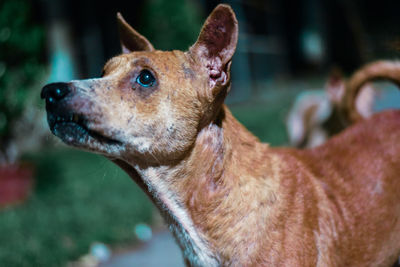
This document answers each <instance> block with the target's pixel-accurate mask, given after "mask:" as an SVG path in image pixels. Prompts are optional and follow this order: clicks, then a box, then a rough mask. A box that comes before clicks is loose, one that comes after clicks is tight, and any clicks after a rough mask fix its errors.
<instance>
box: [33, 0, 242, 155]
mask: <svg viewBox="0 0 400 267" xmlns="http://www.w3.org/2000/svg"><path fill="white" fill-rule="evenodd" d="M118 23H119V32H120V38H121V44H122V50H123V54H121V55H119V56H116V57H114V58H112V59H110V60H109V61H108V62H107V63H106V65H105V66H104V70H103V73H104V74H103V76H102V77H101V78H97V79H88V80H76V81H71V82H69V83H53V84H49V85H47V86H45V87H44V88H43V90H42V94H41V96H42V98H45V99H46V109H47V113H48V115H47V117H48V123H49V126H50V129H51V131H52V132H53V133H54V134H55V135H56V136H58V137H59V138H61V139H62V140H63V141H64V142H65V143H67V144H69V145H73V146H76V147H79V148H82V149H86V150H90V151H94V152H97V153H102V154H105V155H107V156H109V157H113V158H122V159H124V158H126V157H129V158H132V157H134V158H138V159H141V160H145V161H146V162H153V163H163V162H166V161H169V160H175V159H177V158H180V157H182V156H183V155H184V154H185V152H186V151H187V150H188V149H189V148H190V147H191V146H192V145H193V143H194V141H195V139H196V136H197V134H198V132H199V131H200V130H201V128H202V127H204V126H206V125H207V124H208V123H210V122H211V121H212V120H213V119H215V117H216V116H217V113H218V112H219V110H220V107H221V105H222V102H223V100H224V98H225V96H226V93H227V91H228V90H229V85H230V64H231V59H232V56H233V53H234V51H235V47H236V43H237V37H238V25H237V21H236V18H235V15H234V13H233V11H232V9H231V8H230V7H229V6H226V5H219V6H217V7H216V8H215V10H214V11H213V12H212V13H211V14H210V16H209V17H208V19H207V20H206V22H205V24H204V25H203V28H202V30H201V32H200V35H199V37H198V40H197V41H196V43H195V44H194V45H193V46H192V47H190V48H189V50H188V51H186V52H182V51H159V50H155V49H154V48H153V46H152V44H151V43H150V42H149V41H148V40H147V39H146V38H145V37H143V36H142V35H140V34H139V33H137V32H136V31H135V30H134V29H132V28H131V27H130V26H129V25H128V24H127V23H126V22H125V21H124V19H123V18H122V16H121V15H120V14H118Z"/></svg>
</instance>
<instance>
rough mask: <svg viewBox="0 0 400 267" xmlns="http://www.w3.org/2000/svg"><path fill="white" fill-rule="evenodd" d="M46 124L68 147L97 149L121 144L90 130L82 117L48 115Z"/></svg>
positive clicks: (75, 115) (76, 115)
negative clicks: (47, 123)
mask: <svg viewBox="0 0 400 267" xmlns="http://www.w3.org/2000/svg"><path fill="white" fill-rule="evenodd" d="M48 122H49V126H50V130H51V131H52V133H53V134H54V135H55V136H57V137H59V138H60V139H61V140H62V141H63V142H65V143H66V144H68V145H73V146H79V147H81V146H88V147H89V148H92V149H96V148H99V146H116V145H119V146H120V145H122V142H120V141H118V140H115V139H113V138H110V137H107V136H105V135H103V134H101V133H99V132H97V131H93V130H91V129H90V128H89V127H88V126H87V125H88V123H87V120H86V119H85V117H83V116H82V115H78V114H67V115H63V116H56V115H53V114H49V117H48Z"/></svg>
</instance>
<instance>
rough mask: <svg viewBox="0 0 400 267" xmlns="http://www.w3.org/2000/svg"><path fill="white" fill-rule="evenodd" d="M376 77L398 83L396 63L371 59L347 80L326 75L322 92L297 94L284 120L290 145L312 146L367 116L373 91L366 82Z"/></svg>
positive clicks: (369, 112) (370, 108)
mask: <svg viewBox="0 0 400 267" xmlns="http://www.w3.org/2000/svg"><path fill="white" fill-rule="evenodd" d="M376 80H388V81H391V82H393V83H395V84H397V85H398V86H399V85H400V63H399V62H397V61H388V60H379V61H375V62H371V63H369V64H367V65H365V66H363V67H361V68H360V69H359V70H357V71H356V72H355V73H354V74H353V75H352V76H351V77H350V78H349V79H348V80H347V81H346V80H345V79H344V78H343V77H342V75H341V74H340V73H339V72H337V71H336V72H333V73H332V74H331V76H330V77H329V80H328V82H327V83H326V85H325V90H324V91H320V90H313V91H306V92H303V93H302V94H300V95H299V96H298V97H297V98H296V102H295V104H294V105H293V108H292V109H291V111H290V112H289V116H288V120H287V129H288V134H289V140H290V143H291V145H293V146H296V147H300V148H302V147H315V146H317V145H320V144H322V143H324V142H325V141H326V140H327V139H328V138H329V137H331V136H333V135H335V134H337V133H339V132H340V131H342V130H343V129H345V128H347V127H348V126H349V125H351V124H353V123H355V122H356V121H358V120H360V119H365V118H369V117H370V116H371V115H372V114H373V103H374V98H375V94H376V93H375V90H374V88H373V86H372V85H371V84H370V82H373V81H376ZM353 109H354V110H353ZM354 114H355V115H354Z"/></svg>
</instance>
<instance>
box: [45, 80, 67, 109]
mask: <svg viewBox="0 0 400 267" xmlns="http://www.w3.org/2000/svg"><path fill="white" fill-rule="evenodd" d="M70 92H71V88H70V86H69V85H68V84H67V83H50V84H48V85H46V86H45V87H43V89H42V93H41V94H40V97H41V98H42V99H46V102H47V103H49V104H53V103H55V102H57V101H59V100H61V99H63V98H64V97H66V96H67V95H68V94H69V93H70Z"/></svg>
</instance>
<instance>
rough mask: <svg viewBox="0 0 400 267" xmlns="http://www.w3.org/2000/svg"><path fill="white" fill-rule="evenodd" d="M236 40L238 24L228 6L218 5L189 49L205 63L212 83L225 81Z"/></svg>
mask: <svg viewBox="0 0 400 267" xmlns="http://www.w3.org/2000/svg"><path fill="white" fill-rule="evenodd" d="M237 39H238V23H237V20H236V16H235V13H234V12H233V10H232V9H231V8H230V7H229V6H228V5H224V4H221V5H218V6H217V7H216V8H215V9H214V10H213V12H212V13H211V14H210V16H209V17H208V18H207V20H206V22H205V23H204V25H203V28H202V29H201V32H200V35H199V38H198V39H197V42H196V43H195V44H194V45H193V46H192V47H191V48H190V53H191V54H194V55H196V56H197V58H199V59H200V60H201V61H205V62H204V63H205V64H206V66H207V68H208V69H209V73H210V78H211V80H212V81H213V82H211V85H215V84H216V83H224V81H226V80H227V75H229V74H228V73H227V65H228V63H229V62H230V61H231V59H232V56H233V54H234V53H235V49H236V43H237Z"/></svg>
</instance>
